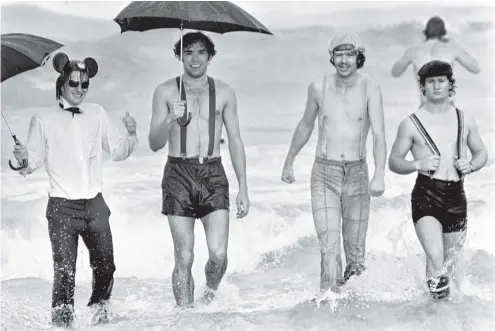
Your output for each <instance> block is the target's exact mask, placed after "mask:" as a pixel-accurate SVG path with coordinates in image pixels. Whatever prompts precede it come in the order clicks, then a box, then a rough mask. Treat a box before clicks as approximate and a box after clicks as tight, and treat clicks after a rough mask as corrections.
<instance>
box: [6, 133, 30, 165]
mask: <svg viewBox="0 0 495 331" xmlns="http://www.w3.org/2000/svg"><path fill="white" fill-rule="evenodd" d="M12 139H14V142H15V144H16V145H17V146H20V145H21V143H20V142H19V140H17V137H16V136H15V134H13V135H12ZM9 166H10V169H12V170H14V171H19V170H22V169H24V168H27V166H28V161H27V160H26V159H24V160H22V163H21V165H20V166H19V167H14V166H13V165H12V161H11V160H9Z"/></svg>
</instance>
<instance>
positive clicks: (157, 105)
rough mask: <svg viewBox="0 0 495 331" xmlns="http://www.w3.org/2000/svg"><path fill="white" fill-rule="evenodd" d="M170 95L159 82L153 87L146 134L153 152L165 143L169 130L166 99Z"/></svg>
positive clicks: (168, 112)
mask: <svg viewBox="0 0 495 331" xmlns="http://www.w3.org/2000/svg"><path fill="white" fill-rule="evenodd" d="M169 97H170V92H169V91H167V88H166V86H165V85H163V84H161V85H158V87H157V88H156V89H155V93H154V94H153V105H152V107H153V109H152V114H151V121H150V133H149V135H148V143H149V146H150V148H151V150H152V151H153V152H157V151H159V150H160V149H162V148H163V147H165V145H166V144H167V141H168V138H169V131H170V126H171V124H172V121H171V120H170V117H169V116H168V115H169V114H170V110H169V109H168V105H167V100H168V98H169Z"/></svg>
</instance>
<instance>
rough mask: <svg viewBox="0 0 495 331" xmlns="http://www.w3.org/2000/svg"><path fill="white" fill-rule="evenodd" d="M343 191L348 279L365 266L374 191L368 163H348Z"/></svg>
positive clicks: (345, 273) (343, 220) (343, 218)
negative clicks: (372, 193)
mask: <svg viewBox="0 0 495 331" xmlns="http://www.w3.org/2000/svg"><path fill="white" fill-rule="evenodd" d="M344 172H345V177H344V185H343V188H344V190H343V191H344V193H343V195H342V236H343V243H344V252H345V256H346V270H345V272H344V280H345V281H347V280H348V279H349V278H350V277H351V276H352V275H360V274H361V273H362V272H363V271H364V269H365V253H366V233H367V230H368V219H369V208H370V200H371V198H370V195H369V193H368V185H369V175H368V166H367V164H366V163H362V164H356V165H353V166H345V167H344Z"/></svg>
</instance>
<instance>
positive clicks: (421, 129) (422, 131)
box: [410, 114, 440, 176]
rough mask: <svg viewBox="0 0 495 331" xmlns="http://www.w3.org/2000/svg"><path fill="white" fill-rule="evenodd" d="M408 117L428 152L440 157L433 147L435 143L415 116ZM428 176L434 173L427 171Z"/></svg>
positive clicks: (435, 147)
mask: <svg viewBox="0 0 495 331" xmlns="http://www.w3.org/2000/svg"><path fill="white" fill-rule="evenodd" d="M410 117H411V120H412V122H413V123H414V125H416V128H417V129H418V131H419V133H420V134H421V136H422V137H423V139H424V140H425V141H426V144H427V145H428V147H429V148H430V150H431V151H432V152H433V154H436V155H438V156H440V151H439V150H438V148H437V146H436V145H435V143H434V142H433V140H432V139H431V137H430V135H429V134H428V132H427V131H426V129H425V127H424V126H423V124H422V123H421V121H420V120H419V119H418V117H417V116H416V114H411V116H410ZM428 174H430V176H433V174H434V171H431V170H429V171H428Z"/></svg>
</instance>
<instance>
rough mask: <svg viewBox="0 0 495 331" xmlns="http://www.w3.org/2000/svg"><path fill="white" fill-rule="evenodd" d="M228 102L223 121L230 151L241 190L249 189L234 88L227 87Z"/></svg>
mask: <svg viewBox="0 0 495 331" xmlns="http://www.w3.org/2000/svg"><path fill="white" fill-rule="evenodd" d="M227 93H228V98H227V104H226V105H225V109H224V111H223V121H224V124H225V130H226V131H227V137H228V140H229V152H230V158H231V160H232V166H233V167H234V171H235V174H236V177H237V182H238V183H239V191H245V190H247V180H246V152H245V150H244V143H243V141H242V138H241V132H240V129H239V117H238V115H237V98H236V95H235V92H234V90H233V89H232V88H230V87H228V88H227Z"/></svg>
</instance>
